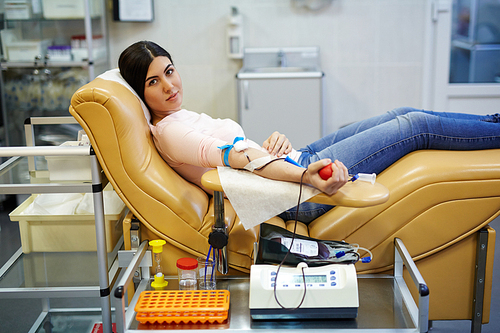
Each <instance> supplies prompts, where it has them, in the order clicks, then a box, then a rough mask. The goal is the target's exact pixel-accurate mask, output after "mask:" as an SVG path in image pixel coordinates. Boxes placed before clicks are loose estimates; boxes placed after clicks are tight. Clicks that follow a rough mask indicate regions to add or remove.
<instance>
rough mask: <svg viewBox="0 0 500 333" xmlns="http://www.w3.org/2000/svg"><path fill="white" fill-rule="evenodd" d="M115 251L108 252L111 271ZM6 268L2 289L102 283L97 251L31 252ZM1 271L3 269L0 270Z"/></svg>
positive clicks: (6, 265)
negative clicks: (99, 274) (100, 281)
mask: <svg viewBox="0 0 500 333" xmlns="http://www.w3.org/2000/svg"><path fill="white" fill-rule="evenodd" d="M114 257H116V254H114V253H108V270H109V269H111V267H112V265H113V259H114ZM8 265H9V263H6V264H5V266H4V267H3V269H4V270H6V271H5V273H4V274H3V275H2V276H0V293H1V289H2V288H44V287H82V286H98V285H99V276H98V266H97V253H96V252H31V253H29V254H25V253H22V254H21V255H20V256H19V258H17V259H16V260H14V261H13V262H12V263H10V267H8ZM0 271H1V270H0Z"/></svg>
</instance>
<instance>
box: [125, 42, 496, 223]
mask: <svg viewBox="0 0 500 333" xmlns="http://www.w3.org/2000/svg"><path fill="white" fill-rule="evenodd" d="M119 68H120V72H121V74H122V76H123V78H124V79H125V80H126V81H127V82H128V83H129V84H130V85H131V86H132V88H133V89H134V90H135V91H136V92H137V94H138V95H139V96H140V97H141V98H142V100H143V101H144V102H145V104H146V105H147V106H148V108H149V110H150V113H151V123H152V124H151V125H150V128H151V132H152V134H153V137H154V141H155V144H156V147H157V149H158V151H159V152H160V154H161V155H162V157H163V158H164V159H165V160H166V161H167V163H168V164H169V165H170V166H171V167H172V168H174V169H175V170H176V171H177V172H178V173H179V174H180V175H181V176H183V177H184V178H185V179H187V180H188V181H191V182H193V183H195V184H198V185H199V186H201V176H202V175H203V173H205V172H206V171H207V170H208V169H210V168H214V167H217V166H222V165H227V166H231V167H232V168H237V169H243V168H245V167H248V165H250V164H255V163H257V161H262V160H264V161H265V162H267V161H269V160H272V159H274V158H275V157H283V156H285V155H286V156H288V157H290V158H291V159H292V160H293V161H295V162H297V164H299V165H301V166H302V167H300V166H297V165H294V164H293V163H289V162H287V161H285V160H284V159H277V160H275V161H272V162H271V163H269V164H266V165H265V166H263V167H262V168H257V169H256V170H254V171H253V172H255V173H256V174H259V175H261V176H263V177H267V178H271V179H276V180H284V181H292V182H297V183H298V182H301V181H303V182H304V183H307V184H310V185H312V186H314V187H316V188H317V189H319V190H321V191H323V192H325V193H327V194H333V193H335V192H337V190H338V189H339V188H341V187H342V186H343V185H345V184H346V182H347V181H348V174H349V173H351V174H356V173H360V172H364V173H372V172H374V173H379V172H381V171H383V170H384V169H385V168H387V167H388V166H390V165H391V164H392V163H394V162H395V161H397V160H398V159H399V158H401V157H403V156H404V155H406V154H408V153H410V152H412V151H415V150H419V149H446V150H476V149H493V148H500V124H497V123H498V122H499V121H500V116H499V115H498V114H495V115H490V116H477V115H469V114H457V113H440V112H432V111H423V110H416V109H412V108H400V109H395V110H392V111H389V112H387V113H385V114H383V115H380V116H376V117H372V118H370V119H366V120H363V121H360V122H357V123H354V124H351V125H349V126H346V127H344V128H342V129H340V130H338V131H336V132H334V133H332V134H330V135H328V136H326V137H324V138H322V139H320V140H318V141H316V142H314V143H312V144H310V145H308V146H307V147H306V148H304V149H300V150H298V151H297V150H295V149H293V148H292V145H291V144H290V142H289V141H288V139H287V138H286V136H285V135H283V134H280V133H277V132H275V133H272V134H271V136H270V137H269V138H268V139H267V140H266V141H265V142H264V143H263V145H262V146H260V145H258V144H256V143H255V142H253V141H251V140H248V139H246V140H244V142H246V143H247V145H248V148H247V149H244V147H243V149H236V148H233V146H232V144H233V141H234V139H235V138H236V137H244V133H243V130H242V128H241V127H240V126H239V125H238V124H237V123H236V122H234V121H232V120H230V119H225V120H221V119H213V118H211V117H209V116H207V115H205V114H198V113H195V112H191V111H187V110H184V109H182V96H183V90H182V81H181V78H180V76H179V73H178V72H177V71H176V69H175V67H174V64H173V61H172V58H171V56H170V54H169V53H168V52H167V51H166V50H164V49H163V48H161V47H160V46H159V45H157V44H155V43H153V42H149V41H141V42H137V43H135V44H133V45H131V46H129V47H128V48H127V49H126V50H125V51H123V53H122V54H121V55H120V59H119ZM270 156H271V157H270ZM332 160H334V162H333V164H332V170H333V174H332V176H331V177H330V178H329V179H327V180H323V179H322V178H321V177H320V176H319V170H320V169H322V168H323V167H324V166H326V165H328V164H330V163H332V162H331V161H332ZM341 161H342V162H341ZM250 162H252V163H250ZM257 164H258V163H257ZM254 166H255V165H254ZM304 168H305V169H304ZM329 208H331V207H330V206H326V205H318V204H313V203H304V204H301V206H300V213H299V216H298V219H299V220H300V221H302V222H305V223H307V222H310V221H312V220H313V219H315V218H316V217H318V216H320V215H321V214H323V213H324V212H326V211H327V210H328V209H329ZM294 213H295V209H291V210H290V211H287V212H284V213H283V215H282V217H283V218H285V219H293V218H295V216H294V215H295V214H294Z"/></svg>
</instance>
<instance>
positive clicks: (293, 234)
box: [274, 169, 307, 310]
mask: <svg viewBox="0 0 500 333" xmlns="http://www.w3.org/2000/svg"><path fill="white" fill-rule="evenodd" d="M306 172H307V169H306V170H304V172H302V175H301V176H300V184H299V185H300V186H299V188H300V189H299V199H298V202H297V208H296V211H295V222H294V226H293V233H292V240H291V243H290V246H289V247H288V251H287V252H286V254H285V257H283V260H282V261H281V263H280V264H279V265H278V269H277V270H276V280H275V281H274V300H275V301H276V303H278V305H279V306H281V308H282V309H285V310H297V309H298V308H300V306H301V305H302V303H304V299H305V298H306V293H307V287H306V275H305V273H304V269H305V267H302V281H303V282H304V293H303V294H302V299H301V300H300V303H299V305H297V307H295V308H286V307H285V306H283V304H281V303H280V301H279V300H278V296H277V295H276V286H277V285H278V274H279V271H280V269H281V266H282V265H283V263H284V262H285V260H286V258H287V257H288V255H289V254H290V251H291V249H292V246H293V241H294V240H295V234H296V231H297V223H298V217H299V207H300V199H301V197H302V185H303V183H304V175H305V174H306Z"/></svg>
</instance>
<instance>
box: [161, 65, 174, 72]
mask: <svg viewBox="0 0 500 333" xmlns="http://www.w3.org/2000/svg"><path fill="white" fill-rule="evenodd" d="M172 66H173V65H172V64H168V65H167V67H165V70H164V71H163V73H166V72H167V71H168V69H169V68H170V67H172Z"/></svg>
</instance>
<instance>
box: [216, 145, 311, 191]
mask: <svg viewBox="0 0 500 333" xmlns="http://www.w3.org/2000/svg"><path fill="white" fill-rule="evenodd" d="M245 153H246V154H247V155H248V157H249V158H250V160H252V161H255V160H257V159H259V158H262V157H267V156H269V154H267V153H265V152H263V151H260V150H258V149H255V148H248V149H246V150H245ZM221 154H222V155H223V154H224V151H222V152H221ZM247 164H248V159H247V157H246V156H245V154H244V153H243V152H237V151H236V150H234V149H232V150H231V151H230V152H229V165H230V166H231V167H232V168H233V169H243V168H244V167H245V166H246V165H247ZM253 172H254V173H255V174H257V175H259V176H262V177H265V178H270V179H274V180H282V181H291V182H295V183H299V182H300V177H301V175H302V172H304V169H303V168H300V167H298V166H295V165H292V164H290V163H288V162H285V161H284V160H279V161H276V162H273V163H270V164H268V165H267V166H266V167H265V168H262V169H260V170H257V169H256V170H254V171H253Z"/></svg>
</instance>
